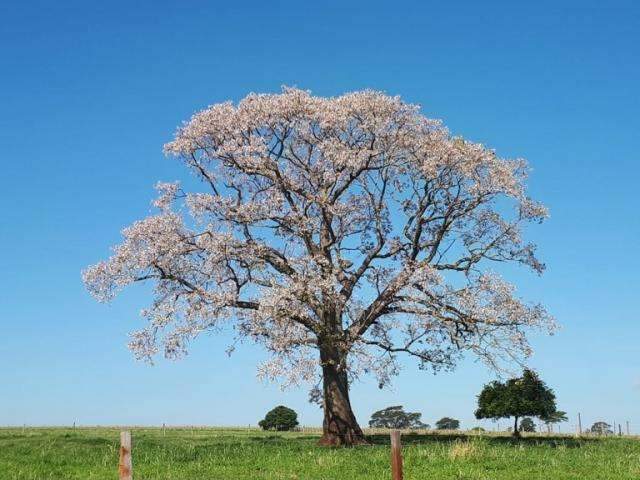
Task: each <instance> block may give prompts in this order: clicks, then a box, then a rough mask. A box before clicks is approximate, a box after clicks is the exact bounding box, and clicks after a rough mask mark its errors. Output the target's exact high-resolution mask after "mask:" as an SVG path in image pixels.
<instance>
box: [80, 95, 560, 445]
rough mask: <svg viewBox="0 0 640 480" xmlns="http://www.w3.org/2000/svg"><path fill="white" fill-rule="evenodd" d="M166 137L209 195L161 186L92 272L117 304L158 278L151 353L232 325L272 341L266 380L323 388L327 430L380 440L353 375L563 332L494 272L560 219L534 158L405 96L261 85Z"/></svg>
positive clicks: (101, 292) (338, 436)
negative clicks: (530, 177)
mask: <svg viewBox="0 0 640 480" xmlns="http://www.w3.org/2000/svg"><path fill="white" fill-rule="evenodd" d="M165 151H166V152H167V153H168V154H170V155H174V156H176V157H178V158H180V159H181V160H182V161H183V162H184V163H185V165H186V166H187V167H188V168H189V169H190V170H191V171H192V172H193V173H194V174H195V175H196V176H197V177H198V178H199V179H200V180H201V181H202V188H201V189H200V190H201V191H193V192H191V191H185V190H183V189H182V188H181V186H180V185H179V184H178V183H160V184H158V190H159V197H158V198H157V200H156V201H155V202H154V203H155V206H156V207H157V208H158V213H157V214H155V215H152V216H150V217H148V218H145V219H143V220H141V221H139V222H136V223H134V224H133V225H132V226H130V227H129V228H127V229H125V230H124V231H123V235H124V241H123V242H122V244H120V245H119V246H117V247H116V248H115V251H114V254H113V256H112V257H111V258H110V259H108V260H107V261H104V262H101V263H98V264H97V265H94V266H92V267H90V268H89V269H87V270H86V271H85V272H84V281H85V283H86V286H87V288H88V289H89V290H90V292H91V293H92V294H93V295H95V296H96V297H97V298H98V299H99V300H102V301H108V300H110V299H111V298H112V297H113V296H114V294H116V293H117V292H118V290H120V289H121V288H122V287H124V286H126V285H129V284H132V283H135V282H151V283H152V284H153V285H154V289H155V290H154V298H153V302H152V304H151V306H150V307H149V308H148V309H147V310H145V311H144V312H143V315H144V316H145V317H146V318H147V320H148V325H147V327H146V328H145V329H143V330H142V331H139V332H136V333H134V334H132V341H131V343H130V347H131V349H132V350H133V351H134V353H135V354H136V355H137V356H138V357H141V358H151V357H152V356H154V355H155V354H156V353H157V352H158V350H159V348H163V350H164V354H165V356H167V357H176V356H180V355H182V354H184V353H185V352H186V349H187V347H188V344H189V342H190V341H191V340H193V339H194V338H195V337H197V336H198V335H199V334H201V333H202V332H205V331H208V330H211V329H215V328H216V327H218V326H220V325H221V324H223V322H232V323H233V325H234V327H235V329H236V331H237V333H238V335H239V336H240V337H249V338H251V339H253V340H255V341H256V342H259V343H261V344H263V345H264V346H265V347H266V349H267V350H268V351H269V352H270V353H271V354H272V355H271V360H269V361H268V362H267V363H266V364H263V365H262V366H261V367H260V373H261V374H262V375H263V376H265V377H267V378H276V377H284V383H285V384H291V383H297V382H300V381H307V382H311V384H313V382H314V381H318V383H317V384H316V392H320V388H318V387H319V386H320V385H321V395H318V396H319V397H320V399H321V401H322V405H323V408H324V435H323V437H322V440H321V443H323V444H346V445H350V444H356V443H361V442H363V441H364V439H363V434H362V430H361V429H360V427H359V426H358V423H357V421H356V418H355V416H354V413H353V411H352V409H351V404H350V400H349V386H350V384H351V382H352V381H353V379H354V378H357V377H358V376H359V375H361V374H365V373H370V374H373V375H376V376H377V379H378V381H379V383H380V385H381V386H382V385H385V384H387V383H388V382H389V379H390V377H391V376H392V375H394V374H396V373H397V372H398V364H397V357H398V356H399V355H400V354H406V355H409V356H411V357H413V358H415V359H416V360H417V361H418V362H419V364H420V366H421V367H422V368H427V367H428V368H434V369H439V368H451V367H453V366H454V364H455V363H456V361H457V360H458V359H459V358H460V357H461V356H462V355H464V353H465V352H467V351H469V352H473V353H475V354H477V355H479V356H480V357H481V358H482V359H484V360H485V361H486V362H488V363H489V364H490V365H491V366H493V367H499V366H500V365H501V364H502V361H503V360H513V359H515V360H522V359H524V358H525V357H526V356H527V355H529V353H530V349H529V346H528V343H527V341H526V338H525V333H526V331H527V330H528V329H529V328H531V327H536V328H543V329H550V330H552V329H553V321H552V319H551V318H550V317H549V316H548V315H547V313H546V312H545V310H544V309H543V308H542V307H541V306H539V305H528V304H525V303H523V302H522V301H521V300H519V299H518V298H516V297H515V296H514V289H513V287H512V286H511V285H510V284H508V283H506V282H505V281H503V280H501V279H500V278H499V277H498V276H497V275H495V274H492V273H490V272H487V271H486V266H487V265H489V264H490V263H491V262H516V263H520V264H523V265H526V266H528V267H530V268H532V269H533V270H534V271H535V272H542V271H543V269H544V266H543V264H542V263H540V262H539V261H538V260H537V259H536V257H535V255H534V251H535V247H534V246H533V245H532V244H530V243H526V242H525V241H524V240H523V239H522V237H521V226H522V224H524V223H526V222H539V221H542V220H543V219H544V218H545V216H546V215H547V213H546V210H545V208H544V207H543V206H541V205H540V204H538V203H536V202H534V201H532V200H531V199H529V198H528V197H527V195H526V193H525V187H524V181H525V178H526V171H527V165H526V163H525V161H523V160H506V159H502V158H499V157H498V156H496V154H495V153H494V151H492V150H489V149H487V148H485V147H484V146H482V145H479V144H477V143H471V142H468V141H466V140H464V139H462V138H459V137H453V136H451V135H450V133H449V132H448V131H447V130H446V129H445V128H444V127H443V126H442V125H441V123H440V122H438V121H435V120H431V119H428V118H426V117H424V116H423V115H422V114H421V113H420V112H419V109H418V107H416V106H415V105H410V104H407V103H404V102H403V101H402V100H401V99H400V98H398V97H390V96H387V95H385V94H383V93H380V92H375V91H362V92H356V93H351V94H346V95H343V96H340V97H334V98H322V97H314V96H312V95H310V94H309V93H308V92H306V91H302V90H298V89H289V88H285V89H284V90H283V92H282V93H281V94H275V95H255V94H251V95H249V96H247V97H246V98H245V99H243V100H242V101H241V102H240V103H239V104H238V105H233V104H232V103H222V104H217V105H213V106H211V107H209V108H207V109H205V110H203V111H201V112H199V113H197V114H196V115H194V117H193V118H192V119H191V120H190V121H189V122H187V123H186V124H185V125H184V126H183V127H181V128H180V129H179V130H178V132H177V134H176V137H175V139H174V140H173V141H172V142H170V143H168V144H167V145H166V146H165Z"/></svg>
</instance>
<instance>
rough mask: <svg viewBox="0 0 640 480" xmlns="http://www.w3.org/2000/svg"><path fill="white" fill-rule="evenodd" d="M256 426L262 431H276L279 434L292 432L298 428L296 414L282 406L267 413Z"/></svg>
mask: <svg viewBox="0 0 640 480" xmlns="http://www.w3.org/2000/svg"><path fill="white" fill-rule="evenodd" d="M258 425H259V426H260V428H262V429H263V430H277V431H279V432H282V431H286V430H293V429H294V428H295V427H297V426H298V414H297V413H296V412H295V411H293V410H292V409H290V408H288V407H285V406H284V405H279V406H277V407H276V408H274V409H273V410H271V411H270V412H268V413H267V414H266V415H265V417H264V420H260V421H259V422H258Z"/></svg>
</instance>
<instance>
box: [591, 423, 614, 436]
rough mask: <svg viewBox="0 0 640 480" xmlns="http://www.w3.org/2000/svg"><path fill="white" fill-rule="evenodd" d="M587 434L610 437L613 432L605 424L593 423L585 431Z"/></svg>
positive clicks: (609, 426)
mask: <svg viewBox="0 0 640 480" xmlns="http://www.w3.org/2000/svg"><path fill="white" fill-rule="evenodd" d="M587 432H589V433H594V434H596V435H612V434H613V430H612V428H611V425H609V424H608V423H607V422H595V423H594V424H593V425H591V428H590V429H588V430H587Z"/></svg>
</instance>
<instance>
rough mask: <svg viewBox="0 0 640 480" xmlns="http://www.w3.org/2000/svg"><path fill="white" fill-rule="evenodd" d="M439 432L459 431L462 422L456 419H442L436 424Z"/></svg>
mask: <svg viewBox="0 0 640 480" xmlns="http://www.w3.org/2000/svg"><path fill="white" fill-rule="evenodd" d="M436 428H437V429H438V430H457V429H458V428H460V422H459V421H458V420H456V419H455V418H449V417H442V418H441V419H440V420H438V421H437V422H436Z"/></svg>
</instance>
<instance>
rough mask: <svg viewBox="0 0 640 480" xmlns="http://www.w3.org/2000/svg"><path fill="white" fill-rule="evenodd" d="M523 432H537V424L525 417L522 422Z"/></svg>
mask: <svg viewBox="0 0 640 480" xmlns="http://www.w3.org/2000/svg"><path fill="white" fill-rule="evenodd" d="M520 431H521V432H535V431H536V424H535V423H534V422H533V420H532V419H530V418H529V417H525V418H523V419H522V420H521V421H520Z"/></svg>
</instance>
